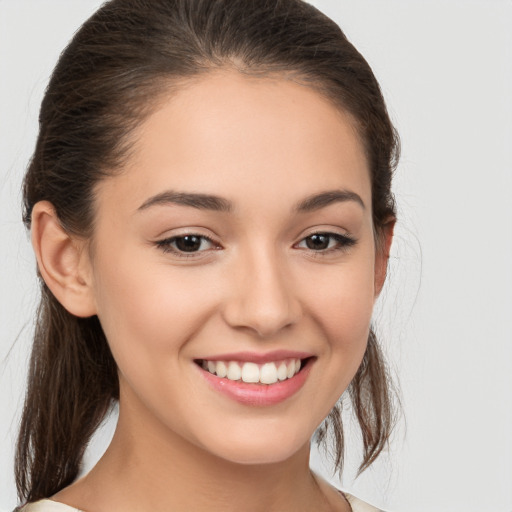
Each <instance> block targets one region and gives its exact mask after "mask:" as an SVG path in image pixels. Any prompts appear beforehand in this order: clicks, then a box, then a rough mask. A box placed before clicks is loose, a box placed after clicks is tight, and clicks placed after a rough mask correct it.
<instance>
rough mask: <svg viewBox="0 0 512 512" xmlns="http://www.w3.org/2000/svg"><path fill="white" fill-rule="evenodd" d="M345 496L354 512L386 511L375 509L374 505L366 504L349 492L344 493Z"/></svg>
mask: <svg viewBox="0 0 512 512" xmlns="http://www.w3.org/2000/svg"><path fill="white" fill-rule="evenodd" d="M343 495H344V496H345V498H346V499H347V501H348V502H349V503H350V507H351V508H352V512H384V510H381V509H380V508H377V507H374V506H373V505H370V504H369V503H366V502H365V501H363V500H360V499H359V498H356V497H355V496H352V494H349V493H348V492H343Z"/></svg>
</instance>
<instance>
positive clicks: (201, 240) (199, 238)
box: [156, 233, 219, 258]
mask: <svg viewBox="0 0 512 512" xmlns="http://www.w3.org/2000/svg"><path fill="white" fill-rule="evenodd" d="M156 245H157V247H158V248H160V249H161V250H162V251H163V252H165V253H173V254H175V255H176V256H179V257H184V258H188V257H193V256H194V255H196V254H197V253H202V252H205V251H207V250H208V249H212V248H217V249H218V248H219V247H218V246H217V245H216V244H215V243H214V242H213V240H212V239H211V238H209V237H207V236H204V235H197V234H193V233H190V234H186V235H182V236H173V237H171V238H166V239H165V240H159V241H158V242H156Z"/></svg>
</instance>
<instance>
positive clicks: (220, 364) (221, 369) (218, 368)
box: [208, 361, 228, 377]
mask: <svg viewBox="0 0 512 512" xmlns="http://www.w3.org/2000/svg"><path fill="white" fill-rule="evenodd" d="M208 362H210V361H208ZM208 366H210V365H208ZM215 373H216V374H217V375H218V376H219V377H225V376H226V375H227V374H228V369H227V368H226V363H225V362H224V361H217V363H216V365H215Z"/></svg>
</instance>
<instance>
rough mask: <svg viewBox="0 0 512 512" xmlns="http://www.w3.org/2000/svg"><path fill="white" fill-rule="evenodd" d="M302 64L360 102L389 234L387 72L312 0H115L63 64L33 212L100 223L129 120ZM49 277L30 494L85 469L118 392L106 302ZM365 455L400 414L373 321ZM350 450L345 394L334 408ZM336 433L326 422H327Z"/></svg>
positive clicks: (32, 170)
mask: <svg viewBox="0 0 512 512" xmlns="http://www.w3.org/2000/svg"><path fill="white" fill-rule="evenodd" d="M226 67H229V68H233V69H237V70H239V71H240V72H242V73H246V74H251V75H266V74H270V73H276V74H284V75H288V76H290V75H291V76H293V77H294V79H297V80H299V81H302V82H303V83H306V84H308V85H310V86H311V87H313V88H315V89H316V90H318V91H319V92H320V93H321V94H324V95H325V96H326V97H327V98H329V99H330V100H331V101H332V102H333V103H334V104H335V105H336V106H338V107H339V108H341V109H343V110H344V111H345V112H348V113H349V114H350V115H351V116H352V118H353V120H354V122H355V125H356V128H357V129H358V132H359V135H360V137H361V140H362V141H363V143H364V146H365V149H366V154H367V158H368V163H369V169H370V174H371V182H372V212H373V221H374V227H375V232H376V236H377V237H378V236H379V233H380V231H381V230H382V228H383V227H384V225H385V224H386V223H387V222H388V221H389V219H390V218H394V215H395V208H394V201H393V196H392V194H391V190H390V187H391V178H392V173H393V170H394V167H395V165H396V161H397V158H398V139H397V136H396V133H395V131H394V128H393V126H392V124H391V122H390V119H389V116H388V114H387V111H386V107H385V104H384V100H383V98H382V94H381V91H380V88H379V85H378V83H377V81H376V79H375V77H374V75H373V73H372V71H371V69H370V67H369V65H368V64H367V62H366V61H365V60H364V58H363V57H362V56H361V55H360V54H359V53H358V52H357V50H356V49H355V48H354V47H353V46H352V44H351V43H350V42H349V41H348V40H347V39H346V37H345V36H344V34H343V32H342V31H341V30H340V28H339V27H338V26H337V25H336V24H335V23H334V22H333V21H332V20H330V19H329V18H327V17H326V16H325V15H323V14H322V13H321V12H320V11H318V10H317V9H315V8H314V7H312V6H310V5H309V4H306V3H305V2H303V1H301V0H111V1H109V2H107V3H106V4H104V5H103V7H101V8H100V9H99V10H98V11H97V12H96V13H95V14H94V15H93V16H92V17H91V18H90V19H89V20H88V21H87V22H86V23H85V24H84V25H83V26H82V27H81V29H80V30H79V31H78V32H77V33H76V35H75V36H74V38H73V39H72V41H71V42H70V43H69V45H68V46H67V48H66V49H65V51H64V52H63V53H62V55H61V57H60V59H59V62H58V64H57V66H56V68H55V70H54V72H53V74H52V77H51V79H50V82H49V85H48V87H47V90H46V93H45V96H44V99H43V102H42V105H41V110H40V115H39V136H38V139H37V143H36V147H35V151H34V154H33V157H32V160H31V162H30V165H29V168H28V171H27V174H26V177H25V182H24V191H23V192H24V217H23V218H24V222H25V224H26V226H27V228H29V229H30V218H31V212H32V209H33V206H34V205H35V203H37V202H38V201H41V200H47V201H50V202H51V203H52V204H53V206H54V208H55V211H56V214H57V216H58V218H59V220H60V222H61V224H62V226H63V227H64V228H65V229H66V230H67V231H68V232H69V233H71V234H74V235H76V236H80V237H88V236H90V235H91V233H92V232H93V230H94V208H93V206H94V201H93V199H94V194H93V189H94V186H95V184H96V183H97V182H98V181H99V180H101V179H103V178H104V177H106V176H108V175H111V174H114V173H115V172H116V171H119V170H121V169H122V166H123V162H125V161H126V158H128V157H129V154H130V134H131V133H132V132H133V130H134V129H135V128H136V127H137V126H138V125H139V124H140V123H141V122H142V121H143V120H144V119H145V118H146V117H147V116H148V115H149V114H150V113H151V112H152V109H154V108H155V107H156V105H157V103H158V99H159V97H160V96H161V95H162V94H165V93H166V92H167V93H168V91H169V90H172V88H173V87H180V84H181V85H183V84H185V83H186V80H187V79H190V78H192V77H195V76H199V75H201V74H203V73H207V72H209V71H211V70H215V69H220V68H226ZM40 281H41V302H40V306H39V309H38V318H37V324H36V331H35V339H34V345H33V351H32V356H31V362H30V369H29V377H28V390H27V395H26V399H25V405H24V411H23V416H22V421H21V429H20V434H19V439H18V444H17V458H16V482H17V487H18V494H19V497H20V499H21V500H22V501H36V500H38V499H41V498H44V497H48V496H51V495H53V494H54V493H56V492H57V491H59V490H60V489H62V488H63V487H65V486H66V485H68V484H70V483H71V482H72V481H73V480H74V479H75V478H76V476H77V474H78V471H79V468H80V464H81V460H82V456H83V454H84V450H85V447H86V446H87V443H88V442H89V440H90V438H91V436H92V434H93V433H94V431H95V430H96V429H97V428H98V426H99V424H100V423H101V421H102V420H103V419H104V417H105V415H106V413H107V412H108V410H109V409H110V407H111V406H112V404H113V403H114V402H115V400H116V399H118V396H119V387H118V386H119V385H118V377H117V369H116V364H115V362H114V359H113V357H112V355H111V353H110V350H109V347H108V344H107V340H106V339H105V336H104V334H103V331H102V328H101V325H100V323H99V320H98V318H97V317H96V316H94V317H91V318H78V317H75V316H73V315H71V314H70V313H68V312H67V311H66V310H65V309H64V308H63V307H62V306H61V305H60V303H59V302H58V301H57V300H56V299H55V297H54V296H53V294H52V293H51V291H50V290H49V289H48V287H47V286H46V285H45V283H44V281H43V280H42V279H40ZM349 396H350V397H351V400H352V403H353V408H354V411H355V414H356V416H357V419H358V421H359V424H360V426H361V430H362V434H363V436H362V437H363V444H364V459H363V462H362V464H361V470H363V469H365V468H366V467H367V466H368V465H369V464H371V463H372V462H373V460H374V459H375V458H376V457H377V455H378V454H379V453H380V451H381V450H382V448H383V446H384V444H385V443H386V441H387V439H388V437H389V434H390V430H391V427H392V410H391V405H390V397H389V383H388V380H387V375H386V371H385V366H384V363H383V359H382V356H381V353H380V350H379V347H378V344H377V342H376V339H375V336H374V335H373V333H371V334H370V338H369V340H368V347H367V350H366V353H365V355H364V359H363V362H362V364H361V367H360V368H359V370H358V372H357V374H356V376H355V378H354V380H353V382H352V383H351V385H350V388H349ZM329 421H330V425H331V427H332V428H333V432H334V438H335V442H336V457H335V458H336V462H337V464H338V466H339V467H340V468H341V465H342V462H343V430H342V426H341V416H340V410H339V408H335V409H333V411H332V412H331V414H330V416H329ZM320 432H321V434H320V436H319V437H320V438H323V437H325V429H323V430H321V431H320Z"/></svg>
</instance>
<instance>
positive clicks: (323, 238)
mask: <svg viewBox="0 0 512 512" xmlns="http://www.w3.org/2000/svg"><path fill="white" fill-rule="evenodd" d="M329 242H330V236H329V235H324V234H316V235H311V236H308V237H307V238H306V246H307V248H308V249H312V250H314V251H322V250H325V249H327V248H328V247H329Z"/></svg>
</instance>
